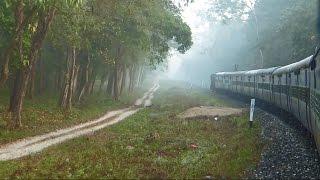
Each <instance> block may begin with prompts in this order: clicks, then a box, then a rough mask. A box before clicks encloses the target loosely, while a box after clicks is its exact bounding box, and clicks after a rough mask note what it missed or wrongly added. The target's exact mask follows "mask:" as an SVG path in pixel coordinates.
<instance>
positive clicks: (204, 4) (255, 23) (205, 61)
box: [163, 0, 317, 85]
mask: <svg viewBox="0 0 320 180" xmlns="http://www.w3.org/2000/svg"><path fill="white" fill-rule="evenodd" d="M210 2H211V1H208V0H198V1H195V2H194V3H192V4H190V5H189V6H188V7H186V8H185V9H184V11H183V12H182V15H183V20H184V21H185V22H186V23H187V24H188V25H189V26H190V28H191V31H192V39H193V46H192V47H191V49H190V50H189V51H187V52H186V53H185V54H179V53H177V52H172V53H171V56H170V57H169V59H168V68H167V71H165V73H164V74H163V76H164V77H166V78H169V79H173V80H182V81H187V82H190V83H194V84H198V85H201V84H202V82H206V84H207V85H208V84H209V77H210V75H211V74H212V73H215V72H221V71H234V70H235V66H236V65H237V66H238V68H237V69H238V70H250V69H258V68H266V67H271V66H279V65H286V64H288V63H292V62H296V61H298V60H301V59H302V58H304V57H307V56H309V55H310V54H312V53H313V51H314V47H315V44H316V42H315V41H314V39H313V35H314V34H315V31H314V27H315V24H316V23H315V21H316V20H315V19H316V12H317V11H316V7H317V6H316V0H311V1H308V2H302V1H297V0H279V1H275V0H270V1H267V2H266V1H255V0H254V1H247V0H245V1H244V2H245V3H247V5H246V6H244V8H243V9H242V10H241V9H240V10H239V9H238V10H237V11H241V13H240V14H241V17H235V18H229V16H230V17H231V16H232V15H231V14H228V13H226V12H224V14H223V15H224V16H227V17H228V20H226V21H224V20H221V19H222V18H220V19H219V17H218V16H219V15H216V14H215V12H213V11H212V9H214V8H215V4H214V3H210ZM231 2H232V1H231ZM298 7H299V8H298ZM228 9H230V8H229V7H228V8H227V10H228ZM308 9H309V10H308ZM301 11H306V12H305V13H301ZM212 14H214V15H212ZM301 14H303V15H301ZM220 15H221V14H220ZM237 15H238V16H239V13H238V14H236V15H235V16H237ZM295 15H297V17H294V16H295ZM213 17H215V18H213ZM217 17H218V18H217ZM299 21H301V22H300V24H299ZM288 27H289V28H288ZM297 36H298V37H299V38H296V37H297ZM297 42H298V43H297Z"/></svg>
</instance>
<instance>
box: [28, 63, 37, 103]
mask: <svg viewBox="0 0 320 180" xmlns="http://www.w3.org/2000/svg"><path fill="white" fill-rule="evenodd" d="M35 78H36V66H35V65H34V66H33V67H32V69H31V76H30V84H29V90H28V97H29V98H30V99H33V98H34V86H35Z"/></svg>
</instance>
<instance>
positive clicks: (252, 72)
mask: <svg viewBox="0 0 320 180" xmlns="http://www.w3.org/2000/svg"><path fill="white" fill-rule="evenodd" d="M278 68H279V67H272V68H268V69H255V70H249V71H235V72H219V73H216V75H221V76H223V75H243V74H245V75H256V74H259V75H267V74H272V73H273V72H274V71H275V70H276V69H278Z"/></svg>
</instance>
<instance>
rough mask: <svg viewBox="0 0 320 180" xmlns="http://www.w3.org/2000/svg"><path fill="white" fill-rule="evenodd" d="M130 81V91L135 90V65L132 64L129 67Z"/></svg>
mask: <svg viewBox="0 0 320 180" xmlns="http://www.w3.org/2000/svg"><path fill="white" fill-rule="evenodd" d="M129 76H130V83H129V92H133V89H134V83H135V67H134V65H132V66H131V67H130V69H129Z"/></svg>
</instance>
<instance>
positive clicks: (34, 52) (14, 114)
mask: <svg viewBox="0 0 320 180" xmlns="http://www.w3.org/2000/svg"><path fill="white" fill-rule="evenodd" d="M55 12H56V9H55V8H50V9H49V10H48V12H47V13H46V14H42V13H40V14H39V20H38V26H37V29H36V32H35V33H34V36H33V37H32V41H31V48H30V52H29V56H28V60H29V64H28V65H27V66H25V67H23V68H22V69H20V70H19V71H21V72H20V73H21V74H22V77H21V81H20V85H19V86H18V87H17V88H16V91H15V92H14V94H16V96H15V97H13V98H12V102H10V104H11V105H12V109H11V112H10V113H11V126H12V127H14V128H17V127H20V126H21V111H22V105H23V100H24V97H25V94H26V91H27V87H28V83H29V80H30V76H31V72H32V69H33V67H34V66H35V64H36V61H37V58H36V57H37V56H38V53H39V50H40V48H41V46H42V43H43V40H44V38H45V36H46V34H47V32H48V29H49V26H50V24H51V22H52V19H53V17H54V15H55Z"/></svg>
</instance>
